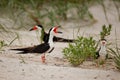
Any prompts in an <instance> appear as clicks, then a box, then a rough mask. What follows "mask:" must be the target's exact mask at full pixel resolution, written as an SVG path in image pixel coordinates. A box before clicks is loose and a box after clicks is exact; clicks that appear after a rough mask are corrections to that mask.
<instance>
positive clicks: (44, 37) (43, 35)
mask: <svg viewBox="0 0 120 80" xmlns="http://www.w3.org/2000/svg"><path fill="white" fill-rule="evenodd" d="M59 27H60V26H59ZM32 30H41V40H43V41H44V42H48V38H49V34H48V33H46V32H45V31H44V28H43V26H42V25H36V26H34V27H33V28H32V29H30V31H32ZM53 41H54V42H74V41H75V40H73V39H64V38H61V37H56V36H54V37H53Z"/></svg>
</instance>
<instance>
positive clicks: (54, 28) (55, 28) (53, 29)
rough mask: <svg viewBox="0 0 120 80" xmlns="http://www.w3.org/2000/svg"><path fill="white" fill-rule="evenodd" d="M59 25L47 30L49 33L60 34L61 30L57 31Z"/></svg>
mask: <svg viewBox="0 0 120 80" xmlns="http://www.w3.org/2000/svg"><path fill="white" fill-rule="evenodd" d="M59 27H60V26H55V27H53V28H51V29H50V30H49V34H54V33H60V34H62V32H60V31H58V28H59Z"/></svg>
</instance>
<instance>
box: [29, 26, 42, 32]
mask: <svg viewBox="0 0 120 80" xmlns="http://www.w3.org/2000/svg"><path fill="white" fill-rule="evenodd" d="M42 29H43V26H42V25H35V26H34V27H33V28H31V29H30V31H33V30H42Z"/></svg>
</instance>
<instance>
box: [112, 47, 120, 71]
mask: <svg viewBox="0 0 120 80" xmlns="http://www.w3.org/2000/svg"><path fill="white" fill-rule="evenodd" d="M110 51H111V53H112V54H113V55H114V58H113V60H114V62H115V64H116V67H117V69H119V70H120V49H119V48H118V47H116V48H115V49H112V48H110Z"/></svg>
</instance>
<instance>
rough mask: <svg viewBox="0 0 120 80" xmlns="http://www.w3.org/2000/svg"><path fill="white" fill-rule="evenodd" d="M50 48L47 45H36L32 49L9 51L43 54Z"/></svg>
mask: <svg viewBox="0 0 120 80" xmlns="http://www.w3.org/2000/svg"><path fill="white" fill-rule="evenodd" d="M49 48H50V46H49V43H43V44H40V45H36V46H33V47H27V48H17V49H11V50H17V51H22V53H24V54H25V53H40V54H42V53H45V52H46V51H47V50H49Z"/></svg>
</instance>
